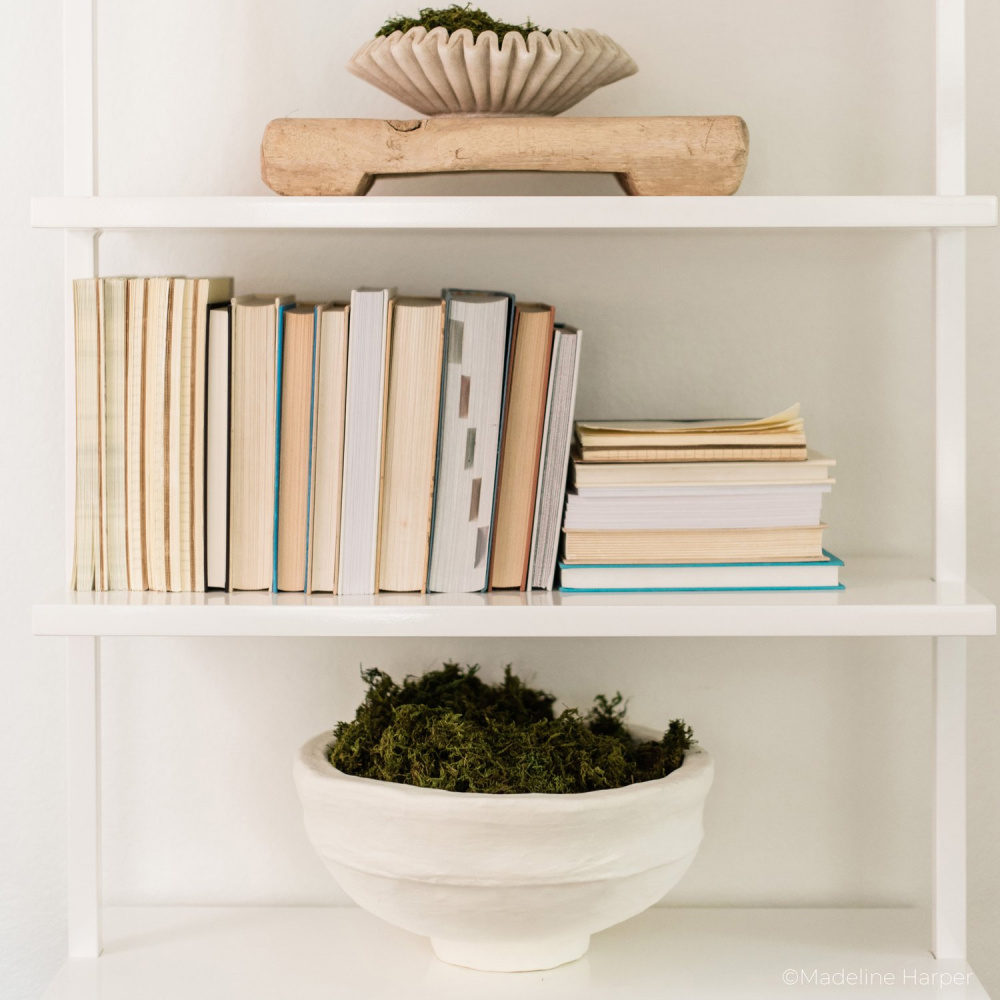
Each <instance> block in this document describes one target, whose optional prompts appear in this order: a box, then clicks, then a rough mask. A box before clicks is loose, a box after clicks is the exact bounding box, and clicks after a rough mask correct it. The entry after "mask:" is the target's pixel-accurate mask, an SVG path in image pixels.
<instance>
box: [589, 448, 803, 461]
mask: <svg viewBox="0 0 1000 1000" xmlns="http://www.w3.org/2000/svg"><path fill="white" fill-rule="evenodd" d="M808 456H809V452H808V450H807V448H806V446H805V445H804V444H803V445H794V446H788V445H777V446H773V447H772V446H770V445H768V446H762V445H748V446H742V445H741V446H738V447H731V446H730V447H703V446H696V447H689V446H685V447H679V448H674V447H669V448H666V447H665V448H581V447H579V446H578V447H577V448H576V449H574V451H573V458H574V460H575V461H576V462H581V463H590V462H603V463H607V464H610V463H612V462H620V463H631V464H640V463H647V462H801V461H804V460H805V459H806V458H808Z"/></svg>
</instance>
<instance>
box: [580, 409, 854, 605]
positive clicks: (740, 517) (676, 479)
mask: <svg viewBox="0 0 1000 1000" xmlns="http://www.w3.org/2000/svg"><path fill="white" fill-rule="evenodd" d="M833 464H834V462H833V460H832V459H829V458H826V457H824V456H823V455H820V454H817V453H816V452H811V451H809V450H808V448H807V446H806V436H805V429H804V426H803V421H802V418H801V416H800V415H799V407H798V405H796V406H794V407H791V408H790V409H788V410H785V411H783V412H781V413H778V414H775V415H774V416H772V417H766V418H763V419H760V420H682V421H666V420H656V421H605V422H593V421H581V422H578V423H577V424H576V442H575V446H574V452H573V462H572V481H571V487H570V489H569V491H568V496H567V501H566V517H565V522H564V534H565V541H564V549H563V561H562V562H561V563H560V585H561V589H562V590H568V591H574V590H576V591H638V590H641V591H671V590H835V589H841V587H842V585H841V584H840V581H839V575H838V574H839V567H840V566H841V565H843V564H842V562H841V561H840V560H839V559H837V558H836V557H835V556H832V555H831V554H830V553H829V552H826V551H825V550H824V548H823V529H824V528H825V525H824V524H823V523H822V518H821V506H822V501H823V496H824V494H826V493H829V491H830V488H831V486H832V485H833V479H832V478H830V471H831V467H832V466H833Z"/></svg>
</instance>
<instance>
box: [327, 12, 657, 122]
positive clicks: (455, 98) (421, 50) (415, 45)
mask: <svg viewBox="0 0 1000 1000" xmlns="http://www.w3.org/2000/svg"><path fill="white" fill-rule="evenodd" d="M347 68H348V69H349V70H350V71H351V72H352V73H353V74H354V75H355V76H359V77H361V79H362V80H367V81H368V82H369V83H371V84H374V85H375V86H376V87H378V88H379V89H380V90H384V91H385V92H386V93H387V94H391V95H392V96H393V97H395V98H397V99H398V100H400V101H402V102H403V103H404V104H406V105H408V106H409V107H411V108H414V109H415V110H416V111H419V112H420V113H421V114H423V115H455V114H467V115H558V114H560V113H561V112H563V111H565V110H566V109H567V108H571V107H572V106H573V105H574V104H576V103H578V102H579V101H582V100H583V98H585V97H586V96H587V95H588V94H591V93H593V92H594V91H595V90H597V88H598V87H603V86H605V85H606V84H609V83H614V82H615V81H616V80H620V79H622V77H626V76H631V75H632V74H633V73H635V72H636V71H637V70H638V67H637V66H636V64H635V62H634V61H633V60H632V57H631V56H630V55H629V54H628V53H627V52H626V51H625V50H624V49H623V48H622V47H621V46H620V45H618V44H617V43H616V42H614V41H612V40H611V39H610V38H608V36H607V35H602V34H601V33H600V32H598V31H594V30H592V29H590V28H587V29H579V28H573V29H572V30H570V31H551V32H549V34H547V35H546V34H543V33H542V32H541V31H532V32H531V33H530V34H529V35H528V37H527V39H525V37H524V36H523V35H521V34H520V33H519V32H517V31H509V32H507V34H506V35H504V37H503V42H502V43H501V42H500V40H499V39H498V38H497V35H496V32H493V31H484V32H482V33H481V34H480V35H479V36H478V37H476V38H474V37H473V35H472V32H471V31H469V29H468V28H460V29H459V30H458V31H453V32H450V33H449V32H448V31H447V29H445V28H433V29H432V30H431V31H428V30H427V29H426V28H411V29H410V30H409V31H407V32H406V33H403V32H401V31H395V32H393V33H392V34H391V35H382V36H379V37H378V38H373V39H372V40H371V41H369V42H366V43H365V44H364V45H362V46H361V48H360V49H358V51H357V53H355V55H354V58H352V59H351V61H350V62H349V63H348V64H347Z"/></svg>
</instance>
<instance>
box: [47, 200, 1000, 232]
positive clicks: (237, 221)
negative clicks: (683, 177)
mask: <svg viewBox="0 0 1000 1000" xmlns="http://www.w3.org/2000/svg"><path fill="white" fill-rule="evenodd" d="M996 223H997V199H996V198H995V197H994V196H992V195H970V196H962V197H938V196H935V195H898V196H896V195H893V196H886V195H871V196H854V195H846V196H836V195H796V196H792V197H774V196H746V197H741V196H739V195H737V196H734V197H705V198H692V197H676V198H672V197H645V198H628V197H625V196H624V195H623V196H599V197H581V196H565V197H482V198H470V197H462V198H451V197H422V198H406V197H391V198H387V197H375V198H372V197H365V198H281V197H278V196H276V195H274V196H264V197H191V198H182V197H164V198H104V197H95V198H61V197H60V198H33V199H32V202H31V224H32V225H33V226H36V227H39V228H43V229H94V230H100V229H748V228H749V229H756V228H763V229H827V228H830V229H859V228H860V229H866V228H879V229H885V228H890V229H893V228H902V229H929V228H939V227H949V228H951V227H965V226H995V225H996Z"/></svg>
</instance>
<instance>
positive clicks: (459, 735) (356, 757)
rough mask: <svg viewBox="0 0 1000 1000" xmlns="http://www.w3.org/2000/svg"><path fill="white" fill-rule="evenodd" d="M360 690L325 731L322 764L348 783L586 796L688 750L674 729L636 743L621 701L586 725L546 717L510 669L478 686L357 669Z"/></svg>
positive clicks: (548, 703) (538, 697) (647, 774)
mask: <svg viewBox="0 0 1000 1000" xmlns="http://www.w3.org/2000/svg"><path fill="white" fill-rule="evenodd" d="M362 678H363V680H364V681H365V683H366V684H367V686H368V691H367V692H366V694H365V698H364V700H363V701H362V703H361V705H360V706H359V707H358V710H357V712H356V713H355V717H354V720H353V721H352V722H340V723H338V725H337V727H336V729H335V730H334V734H333V736H334V742H333V744H332V746H331V747H330V762H331V763H332V764H333V765H334V767H336V768H338V769H339V770H341V771H344V772H345V773H347V774H354V775H358V776H360V777H364V778H376V779H378V780H381V781H394V782H398V783H401V784H407V785H418V786H420V787H422V788H443V789H447V790H448V791H454V792H494V793H515V792H548V793H552V792H556V793H561V792H590V791H595V790H597V789H601V788H619V787H621V786H622V785H630V784H633V783H634V782H637V781H650V780H652V779H654V778H662V777H663V776H664V775H667V774H669V773H670V772H671V771H674V770H676V769H677V768H678V767H680V766H681V764H682V763H683V762H684V755H685V753H686V752H687V751H688V750H689V749H690V748H691V747H692V746H693V745H694V738H693V734H692V732H691V728H690V727H689V726H686V725H685V724H684V723H683V722H682V721H681V720H674V721H673V722H671V723H670V727H669V728H668V729H667V731H666V732H665V733H664V735H663V738H662V740H659V741H649V742H645V743H637V742H636V741H635V740H633V739H632V738H631V736H629V734H628V730H627V729H626V728H625V721H624V720H625V711H626V706H625V704H624V702H623V700H622V696H621V694H616V695H615V696H614V697H613V698H611V699H608V698H606V697H604V696H603V695H598V696H597V698H595V699H594V707H593V708H592V709H591V710H590V711H589V712H588V714H587V715H586V716H585V717H581V716H580V714H579V713H578V712H577V711H576V709H572V708H569V709H565V710H564V711H562V712H561V713H560V714H559V715H556V714H555V713H554V712H553V709H552V706H553V704H554V703H555V697H554V696H553V695H551V694H549V693H548V692H546V691H539V690H537V689H535V688H530V687H528V686H527V685H526V684H525V683H524V682H523V681H522V680H521V679H520V678H519V677H517V676H515V675H514V674H513V673H512V671H511V669H510V667H507V669H506V670H505V671H504V677H503V680H502V681H500V682H499V683H497V684H487V683H485V682H484V681H483V680H482V679H481V678H480V677H479V676H478V667H476V666H471V667H466V668H464V669H463V668H461V667H459V666H458V664H457V663H446V664H444V665H443V666H442V668H441V669H440V670H432V671H429V672H428V673H426V674H424V675H423V676H422V677H407V678H406V679H405V680H404V681H403V683H402V684H401V685H400V684H397V683H396V682H395V681H394V680H393V679H392V678H391V677H390V676H389V675H388V674H386V673H383V672H382V671H381V670H363V671H362Z"/></svg>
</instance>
